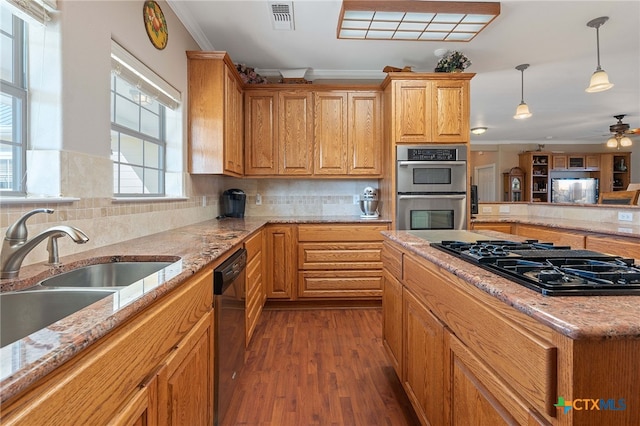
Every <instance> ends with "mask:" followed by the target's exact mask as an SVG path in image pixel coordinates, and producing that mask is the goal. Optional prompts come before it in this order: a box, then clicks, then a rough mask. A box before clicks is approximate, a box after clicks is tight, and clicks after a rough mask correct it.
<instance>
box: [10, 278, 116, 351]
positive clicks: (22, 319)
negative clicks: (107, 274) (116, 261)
mask: <svg viewBox="0 0 640 426" xmlns="http://www.w3.org/2000/svg"><path fill="white" fill-rule="evenodd" d="M111 294H114V290H107V289H102V290H98V289H85V290H75V289H39V290H22V291H11V292H6V293H0V347H4V346H7V345H8V344H10V343H13V342H15V341H17V340H20V339H22V338H24V337H26V336H28V335H30V334H31V333H34V332H36V331H38V330H41V329H43V328H45V327H47V326H49V325H51V324H53V323H54V322H56V321H59V320H61V319H62V318H64V317H67V316H69V315H71V314H73V313H75V312H77V311H79V310H80V309H82V308H85V307H87V306H89V305H91V304H92V303H95V302H97V301H98V300H100V299H103V298H105V297H107V296H109V295H111Z"/></svg>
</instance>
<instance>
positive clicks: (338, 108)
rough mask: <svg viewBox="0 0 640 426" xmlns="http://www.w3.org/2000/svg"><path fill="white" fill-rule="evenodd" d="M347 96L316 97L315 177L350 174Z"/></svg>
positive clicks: (330, 93)
mask: <svg viewBox="0 0 640 426" xmlns="http://www.w3.org/2000/svg"><path fill="white" fill-rule="evenodd" d="M347 106H348V103H347V93H346V92H315V93H314V111H313V112H314V160H315V164H314V169H313V173H314V174H315V175H346V174H347V119H348V115H347Z"/></svg>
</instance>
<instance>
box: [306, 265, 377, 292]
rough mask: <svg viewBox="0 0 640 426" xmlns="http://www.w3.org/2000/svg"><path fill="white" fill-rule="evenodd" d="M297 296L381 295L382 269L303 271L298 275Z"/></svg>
mask: <svg viewBox="0 0 640 426" xmlns="http://www.w3.org/2000/svg"><path fill="white" fill-rule="evenodd" d="M298 296H299V297H301V298H302V297H323V298H346V297H348V298H354V297H376V298H378V297H381V296H382V271H335V272H334V271H305V272H300V275H299V289H298Z"/></svg>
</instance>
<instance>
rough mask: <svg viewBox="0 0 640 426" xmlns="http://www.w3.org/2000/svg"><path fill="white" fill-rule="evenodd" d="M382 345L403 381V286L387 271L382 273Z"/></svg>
mask: <svg viewBox="0 0 640 426" xmlns="http://www.w3.org/2000/svg"><path fill="white" fill-rule="evenodd" d="M382 344H383V346H384V349H385V352H386V353H387V358H389V361H391V365H392V366H393V369H394V370H396V374H397V375H398V377H399V378H400V380H401V381H402V284H401V283H400V282H399V281H398V280H397V279H396V278H395V277H394V276H393V275H391V274H390V273H389V272H388V271H386V270H385V271H383V273H382Z"/></svg>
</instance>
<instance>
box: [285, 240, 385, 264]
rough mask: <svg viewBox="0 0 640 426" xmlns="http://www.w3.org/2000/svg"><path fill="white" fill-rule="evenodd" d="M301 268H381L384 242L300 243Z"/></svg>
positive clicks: (299, 259)
mask: <svg viewBox="0 0 640 426" xmlns="http://www.w3.org/2000/svg"><path fill="white" fill-rule="evenodd" d="M298 250H299V251H298V268H299V269H305V270H309V269H331V270H335V269H380V270H382V255H381V252H382V243H300V244H299V245H298Z"/></svg>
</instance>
